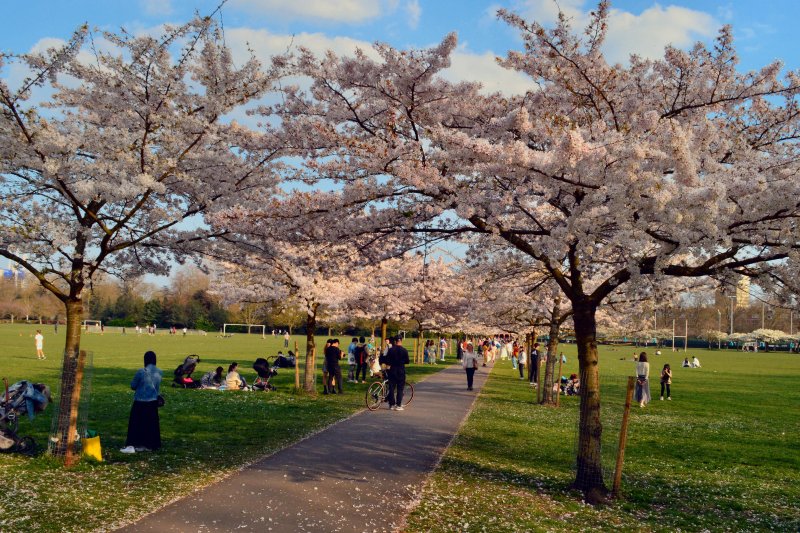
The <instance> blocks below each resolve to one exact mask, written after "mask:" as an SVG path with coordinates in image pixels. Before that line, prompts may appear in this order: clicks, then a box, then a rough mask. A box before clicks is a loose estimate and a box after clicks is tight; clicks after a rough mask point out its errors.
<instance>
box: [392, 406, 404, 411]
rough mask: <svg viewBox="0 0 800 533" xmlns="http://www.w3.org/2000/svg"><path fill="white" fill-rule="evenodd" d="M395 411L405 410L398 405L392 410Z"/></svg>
mask: <svg viewBox="0 0 800 533" xmlns="http://www.w3.org/2000/svg"><path fill="white" fill-rule="evenodd" d="M394 410H395V411H405V408H404V407H403V406H402V405H398V406H396V407H395V408H394Z"/></svg>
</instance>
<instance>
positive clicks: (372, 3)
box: [229, 0, 396, 23]
mask: <svg viewBox="0 0 800 533" xmlns="http://www.w3.org/2000/svg"><path fill="white" fill-rule="evenodd" d="M229 6H230V7H235V8H241V9H243V10H245V11H249V12H251V13H257V14H262V15H269V16H275V17H281V18H287V19H306V18H312V19H319V20H327V21H332V22H349V23H358V22H364V21H367V20H370V19H374V18H377V17H379V16H381V15H382V14H383V13H384V12H385V10H386V9H387V8H388V9H390V10H391V9H394V7H396V2H395V1H394V0H390V1H388V2H387V1H385V0H384V1H382V0H290V1H287V0H232V1H231V3H230V4H229Z"/></svg>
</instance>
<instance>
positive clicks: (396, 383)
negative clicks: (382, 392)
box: [385, 335, 410, 411]
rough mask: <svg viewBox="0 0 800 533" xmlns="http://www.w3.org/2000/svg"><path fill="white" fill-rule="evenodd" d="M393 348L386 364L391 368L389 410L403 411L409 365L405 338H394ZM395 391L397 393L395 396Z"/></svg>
mask: <svg viewBox="0 0 800 533" xmlns="http://www.w3.org/2000/svg"><path fill="white" fill-rule="evenodd" d="M391 340H392V347H391V348H389V351H388V352H386V356H385V357H386V364H387V365H389V368H388V369H387V371H386V375H387V378H388V379H389V394H388V395H387V397H386V399H387V401H388V402H389V409H391V410H393V411H402V410H403V387H405V385H406V365H407V364H409V362H410V360H409V358H408V350H406V349H405V348H403V346H402V342H403V337H401V336H400V335H398V336H396V337H393V338H392V339H391ZM395 389H396V390H397V393H396V394H395Z"/></svg>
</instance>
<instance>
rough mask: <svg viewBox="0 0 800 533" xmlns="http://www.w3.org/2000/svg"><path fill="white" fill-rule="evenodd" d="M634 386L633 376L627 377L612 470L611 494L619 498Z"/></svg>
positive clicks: (634, 378)
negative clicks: (615, 455) (615, 459)
mask: <svg viewBox="0 0 800 533" xmlns="http://www.w3.org/2000/svg"><path fill="white" fill-rule="evenodd" d="M635 384H636V377H635V376H628V390H627V391H626V393H625V410H624V411H623V412H622V426H621V427H620V429H619V451H618V452H617V466H616V469H615V470H614V485H613V487H612V489H611V494H612V496H613V497H614V498H619V488H620V485H621V484H622V464H623V462H624V461H625V445H626V444H627V442H628V419H629V418H630V414H631V401H632V400H633V387H634V385H635Z"/></svg>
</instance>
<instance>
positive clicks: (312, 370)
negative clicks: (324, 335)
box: [303, 304, 319, 394]
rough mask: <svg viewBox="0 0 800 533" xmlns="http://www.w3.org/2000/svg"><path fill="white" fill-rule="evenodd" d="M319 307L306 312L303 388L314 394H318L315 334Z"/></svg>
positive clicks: (314, 305)
mask: <svg viewBox="0 0 800 533" xmlns="http://www.w3.org/2000/svg"><path fill="white" fill-rule="evenodd" d="M317 307H319V304H313V305H311V306H310V307H309V308H308V311H307V312H306V366H305V375H304V376H303V388H304V389H305V391H306V392H309V393H312V394H313V393H316V392H317V390H316V387H315V386H314V385H315V384H314V382H315V381H316V372H317V358H316V349H317V347H316V344H315V343H314V332H315V331H316V330H317Z"/></svg>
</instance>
